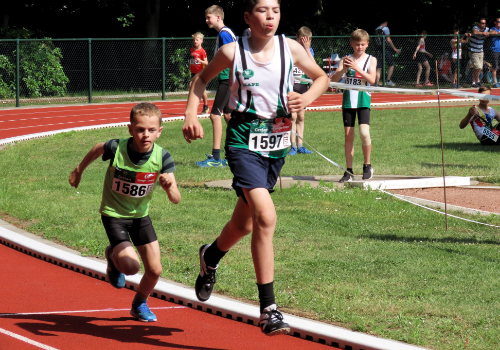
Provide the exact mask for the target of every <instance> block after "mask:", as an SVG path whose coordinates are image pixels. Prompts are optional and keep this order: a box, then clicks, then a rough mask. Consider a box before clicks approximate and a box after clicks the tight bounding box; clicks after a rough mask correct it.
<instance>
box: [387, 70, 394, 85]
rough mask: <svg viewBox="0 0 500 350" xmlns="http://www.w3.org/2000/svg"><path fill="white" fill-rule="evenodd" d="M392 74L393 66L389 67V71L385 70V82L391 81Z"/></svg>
mask: <svg viewBox="0 0 500 350" xmlns="http://www.w3.org/2000/svg"><path fill="white" fill-rule="evenodd" d="M393 72H394V66H390V67H389V69H388V70H387V80H386V82H388V81H390V80H391V77H392V73H393Z"/></svg>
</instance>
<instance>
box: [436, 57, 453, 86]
mask: <svg viewBox="0 0 500 350" xmlns="http://www.w3.org/2000/svg"><path fill="white" fill-rule="evenodd" d="M437 64H438V74H439V78H440V79H444V80H445V81H447V82H448V83H451V82H452V76H451V61H450V59H449V58H448V53H447V52H445V53H443V55H442V56H441V57H440V58H439V59H438V61H437Z"/></svg>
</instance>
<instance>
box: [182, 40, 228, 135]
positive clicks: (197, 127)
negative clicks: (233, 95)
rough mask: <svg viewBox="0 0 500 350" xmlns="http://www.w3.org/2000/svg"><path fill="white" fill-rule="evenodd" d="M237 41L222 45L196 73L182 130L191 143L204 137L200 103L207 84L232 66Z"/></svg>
mask: <svg viewBox="0 0 500 350" xmlns="http://www.w3.org/2000/svg"><path fill="white" fill-rule="evenodd" d="M234 50H235V43H229V44H226V45H224V46H222V47H221V48H220V49H219V50H218V51H217V53H216V54H215V57H214V59H213V60H212V62H210V63H209V64H208V65H207V66H206V67H205V69H203V70H202V71H201V72H200V73H199V74H196V75H195V76H194V78H193V80H192V84H191V88H190V89H189V96H188V102H187V106H186V111H185V113H184V116H185V119H184V125H183V126H182V132H183V134H184V139H185V140H186V141H187V142H189V143H191V140H196V139H198V138H200V139H202V138H203V134H204V133H203V127H202V126H201V124H200V122H199V121H198V114H197V110H198V105H199V104H200V99H201V98H202V97H203V92H204V91H205V88H206V87H207V84H208V83H209V82H210V80H212V79H213V78H215V77H216V76H217V74H219V73H220V72H221V71H223V70H224V69H226V68H230V67H231V64H232V59H233V57H234Z"/></svg>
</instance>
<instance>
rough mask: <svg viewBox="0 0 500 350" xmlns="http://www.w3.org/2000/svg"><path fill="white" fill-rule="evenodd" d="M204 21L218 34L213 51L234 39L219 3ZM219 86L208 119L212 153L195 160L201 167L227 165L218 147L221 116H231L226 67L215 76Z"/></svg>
mask: <svg viewBox="0 0 500 350" xmlns="http://www.w3.org/2000/svg"><path fill="white" fill-rule="evenodd" d="M205 22H207V25H208V28H212V29H215V30H216V31H217V32H218V33H219V34H218V35H217V41H216V43H215V52H216V53H217V51H218V50H219V49H220V48H221V47H222V46H223V45H226V44H229V43H232V42H234V41H235V40H236V37H235V35H234V33H233V32H232V31H231V29H229V28H228V27H226V26H225V24H224V10H223V9H222V7H220V6H219V5H212V6H210V7H209V8H207V9H206V10H205ZM217 79H218V81H219V86H218V88H217V92H216V93H215V99H214V104H213V106H212V110H211V111H210V121H211V122H212V128H213V148H212V154H207V159H205V160H203V161H201V162H196V165H198V166H200V167H203V168H214V167H223V166H227V162H226V161H225V160H223V159H222V158H221V156H220V148H221V143H222V120H221V116H222V115H223V114H224V120H225V121H226V123H227V121H228V120H229V119H230V118H231V109H230V108H229V95H230V93H231V91H230V89H229V69H226V70H224V71H222V72H220V74H219V75H218V76H217Z"/></svg>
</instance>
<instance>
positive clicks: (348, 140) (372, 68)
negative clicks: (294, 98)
mask: <svg viewBox="0 0 500 350" xmlns="http://www.w3.org/2000/svg"><path fill="white" fill-rule="evenodd" d="M369 39H370V35H369V34H368V33H367V32H366V31H364V30H363V29H357V30H355V31H354V32H353V33H352V34H351V47H352V48H353V49H354V53H353V54H351V55H349V56H346V57H344V58H343V59H342V60H341V61H340V62H339V68H338V69H337V71H336V72H335V74H334V75H333V76H332V81H339V80H340V79H341V78H342V76H344V75H345V82H346V84H349V85H354V86H361V85H363V86H366V85H371V84H373V83H375V78H376V74H377V59H376V58H375V57H373V56H371V55H368V54H367V53H366V52H365V51H366V49H367V47H368V41H369ZM370 108H371V93H369V92H366V91H357V90H350V89H349V90H344V97H343V101H342V118H343V119H344V136H345V143H344V151H345V159H346V165H347V171H346V172H345V173H344V176H342V178H341V179H340V182H347V181H352V180H354V176H353V175H352V174H354V172H353V170H352V163H353V157H354V136H355V135H354V125H355V124H356V114H357V115H358V122H359V134H360V136H361V146H362V149H363V157H364V164H363V180H369V179H371V178H372V176H373V168H372V166H371V164H370V155H371V151H372V144H371V139H370Z"/></svg>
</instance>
